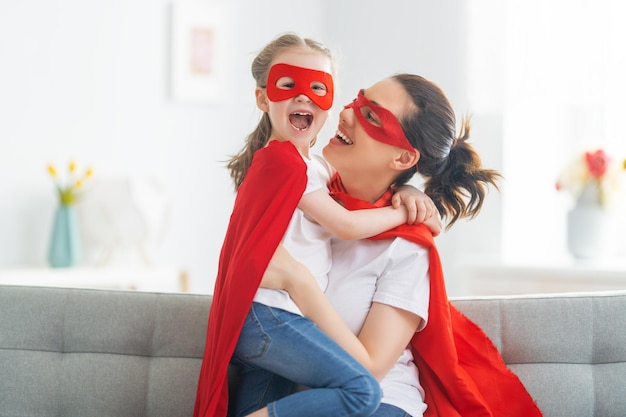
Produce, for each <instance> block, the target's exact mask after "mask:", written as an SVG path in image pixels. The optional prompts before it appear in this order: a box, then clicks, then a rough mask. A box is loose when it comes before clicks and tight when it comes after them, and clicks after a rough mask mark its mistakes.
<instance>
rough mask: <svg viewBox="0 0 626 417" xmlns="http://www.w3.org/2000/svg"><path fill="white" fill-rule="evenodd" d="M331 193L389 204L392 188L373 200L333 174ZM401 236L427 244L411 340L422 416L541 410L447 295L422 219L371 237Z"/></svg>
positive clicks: (481, 416)
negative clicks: (423, 296)
mask: <svg viewBox="0 0 626 417" xmlns="http://www.w3.org/2000/svg"><path fill="white" fill-rule="evenodd" d="M329 189H330V193H331V195H332V196H333V197H334V198H335V199H337V200H338V201H341V202H342V203H343V205H344V206H345V207H346V208H347V209H349V210H358V209H365V208H373V207H383V206H389V205H391V196H392V193H391V191H387V192H386V193H385V194H384V195H383V196H382V197H381V198H380V199H379V200H378V201H377V202H375V203H370V202H366V201H363V200H358V199H356V198H353V197H351V196H349V195H348V194H346V193H345V190H344V188H343V186H342V185H341V179H340V178H339V177H338V176H337V175H335V176H334V177H333V178H332V180H331V183H330V184H329ZM395 237H401V238H404V239H407V240H410V241H412V242H415V243H417V244H419V245H421V246H424V247H426V248H428V249H429V274H430V301H429V306H428V324H427V325H426V327H425V328H424V330H422V331H420V332H417V333H415V336H413V338H412V340H411V350H412V351H413V356H414V361H415V364H416V365H417V369H419V373H420V383H421V385H422V388H424V392H425V393H426V398H425V402H426V405H427V406H428V408H427V409H426V412H425V413H424V417H540V416H541V415H542V414H541V411H540V410H539V408H538V407H537V405H536V404H535V402H534V401H533V399H532V398H531V396H530V395H529V394H528V392H527V391H526V388H525V387H524V386H523V385H522V383H521V381H520V380H519V378H518V377H517V376H516V375H515V374H514V373H513V372H511V371H510V370H509V369H508V368H507V366H506V364H505V362H504V360H503V359H502V357H501V356H500V353H499V352H498V350H497V349H496V347H495V346H494V345H493V343H492V342H491V340H489V337H487V335H486V334H485V333H484V332H483V331H482V329H480V328H479V327H478V326H477V325H476V324H475V323H473V322H472V321H471V320H469V319H468V318H467V317H465V316H464V315H463V314H461V312H460V311H459V310H457V309H456V307H454V306H453V305H452V304H451V303H450V302H449V301H448V296H447V293H446V288H445V282H444V278H443V268H442V266H441V260H440V259H439V253H438V252H437V247H436V246H435V241H434V239H433V235H432V233H431V232H430V230H428V228H427V227H426V226H424V225H423V224H419V225H402V226H399V227H396V228H395V229H392V230H389V231H387V232H384V233H381V234H380V235H377V236H375V237H373V238H372V239H391V238H395Z"/></svg>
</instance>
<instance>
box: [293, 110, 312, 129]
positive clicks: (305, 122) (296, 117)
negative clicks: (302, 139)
mask: <svg viewBox="0 0 626 417" xmlns="http://www.w3.org/2000/svg"><path fill="white" fill-rule="evenodd" d="M289 122H291V125H292V126H293V127H294V128H295V129H297V130H299V131H305V130H307V129H308V128H309V127H310V126H311V123H313V115H312V114H311V113H301V112H294V113H291V114H290V115H289Z"/></svg>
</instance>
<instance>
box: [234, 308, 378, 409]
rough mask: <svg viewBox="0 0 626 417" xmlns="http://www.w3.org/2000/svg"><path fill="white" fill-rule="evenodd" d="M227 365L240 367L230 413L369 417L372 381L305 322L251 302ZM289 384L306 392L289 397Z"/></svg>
mask: <svg viewBox="0 0 626 417" xmlns="http://www.w3.org/2000/svg"><path fill="white" fill-rule="evenodd" d="M233 362H234V363H236V364H239V365H240V366H241V372H240V376H239V384H238V392H237V407H236V415H237V416H245V415H246V414H248V413H251V412H253V411H255V410H257V409H259V408H263V407H265V406H267V407H268V412H269V415H270V417H289V416H298V417H299V416H310V417H315V416H320V417H327V416H333V417H341V416H346V417H348V416H350V417H358V416H363V417H369V416H370V415H372V413H374V411H376V409H377V408H378V405H379V403H380V398H381V390H380V384H379V383H378V381H377V380H376V379H375V378H374V377H373V376H372V375H371V374H370V373H369V372H368V371H367V370H366V369H365V368H364V367H363V366H361V365H360V364H359V363H358V362H357V361H356V360H355V359H354V358H352V356H350V355H349V354H348V353H347V352H346V351H345V350H343V349H342V348H341V347H340V346H339V345H337V344H336V343H335V342H334V341H333V340H332V339H330V338H329V337H328V336H327V335H326V334H325V333H324V332H322V331H321V330H320V329H319V328H318V327H317V326H316V325H315V324H314V323H313V322H311V321H310V320H309V319H307V318H305V317H302V316H299V315H297V314H292V313H289V312H287V311H284V310H281V309H278V308H272V307H268V306H266V305H263V304H259V303H253V304H252V307H251V308H250V311H249V312H248V316H247V317H246V320H245V322H244V325H243V329H242V330H241V334H240V336H239V340H238V342H237V346H236V348H235V353H234V355H233ZM294 383H296V384H302V385H306V386H307V387H310V388H311V389H307V390H304V391H300V392H296V393H294V394H290V395H288V394H289V393H291V392H292V391H293V388H294Z"/></svg>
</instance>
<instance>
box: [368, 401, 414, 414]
mask: <svg viewBox="0 0 626 417" xmlns="http://www.w3.org/2000/svg"><path fill="white" fill-rule="evenodd" d="M372 417H411V415H410V414H409V413H407V412H405V411H404V410H403V409H401V408H398V407H396V406H395V405H391V404H385V403H381V404H380V406H379V407H378V410H376V412H375V413H374V414H372Z"/></svg>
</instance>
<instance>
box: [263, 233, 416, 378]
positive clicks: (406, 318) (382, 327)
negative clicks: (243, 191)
mask: <svg viewBox="0 0 626 417" xmlns="http://www.w3.org/2000/svg"><path fill="white" fill-rule="evenodd" d="M261 286H262V287H265V288H274V289H284V290H286V291H287V292H289V295H290V296H291V298H292V299H293V300H294V301H295V303H296V305H297V306H298V307H299V308H300V310H301V311H302V313H303V314H304V315H305V316H306V317H308V318H309V319H311V320H312V321H313V322H315V323H316V324H317V325H318V326H319V328H320V329H321V330H322V331H324V332H325V333H326V334H328V336H330V337H331V338H332V339H333V340H334V341H335V342H337V344H339V345H340V346H341V347H342V348H344V349H345V350H346V351H347V352H348V353H350V354H351V355H352V356H353V357H354V358H355V359H356V360H357V361H359V362H360V363H361V364H362V365H363V366H364V367H365V368H366V369H368V370H369V371H370V372H372V374H373V375H374V376H375V377H376V378H377V379H379V380H380V379H382V378H383V377H384V376H385V375H386V374H387V373H388V372H389V370H390V369H391V367H392V366H393V364H394V363H395V362H396V360H397V359H398V357H400V354H401V353H402V351H403V350H404V349H405V348H406V346H407V345H408V343H409V341H410V340H411V338H412V337H413V334H414V333H415V330H416V329H417V328H418V326H419V325H420V323H421V320H422V319H421V318H420V317H419V316H417V315H415V314H413V313H409V312H407V311H405V310H401V309H398V308H395V307H391V306H389V305H385V304H380V303H373V304H372V308H371V310H370V312H369V314H368V316H367V319H366V320H365V323H364V325H363V328H362V329H361V332H360V334H359V336H358V338H357V336H355V335H354V334H353V333H352V331H351V330H350V329H349V328H348V326H347V325H346V323H345V322H344V321H343V319H342V318H341V316H339V314H338V313H337V312H336V310H335V308H334V307H333V306H332V304H331V303H330V301H328V298H326V295H324V293H323V292H322V289H321V288H320V286H319V284H318V283H317V282H316V281H315V278H314V277H313V276H312V275H311V273H310V272H309V270H308V269H307V268H306V267H305V266H304V265H302V264H301V263H299V262H298V261H296V260H295V259H294V258H293V257H292V256H291V255H290V254H289V253H288V252H287V251H286V250H285V249H284V248H283V247H282V245H281V246H279V247H278V249H277V250H276V253H275V254H274V257H273V258H272V260H271V262H270V264H269V266H268V268H267V270H266V271H265V275H264V276H263V281H262V282H261Z"/></svg>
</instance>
